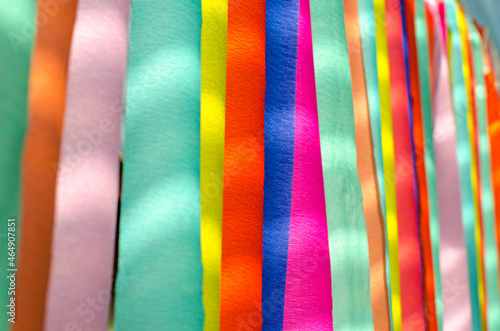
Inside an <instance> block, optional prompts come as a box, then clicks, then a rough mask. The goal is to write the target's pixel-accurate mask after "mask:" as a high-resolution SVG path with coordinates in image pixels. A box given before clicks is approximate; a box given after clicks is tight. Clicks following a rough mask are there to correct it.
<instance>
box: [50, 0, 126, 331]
mask: <svg viewBox="0 0 500 331" xmlns="http://www.w3.org/2000/svg"><path fill="white" fill-rule="evenodd" d="M128 5H129V3H128V1H127V0H121V1H115V2H113V3H111V2H108V1H105V0H80V1H79V2H78V9H77V21H76V23H75V30H74V34H73V40H72V45H71V55H70V62H69V80H68V86H67V96H66V110H65V114H64V124H63V132H62V143H61V156H60V158H59V169H58V174H57V186H56V207H55V216H54V229H53V240H52V260H51V264H50V276H49V285H48V290H47V301H46V312H45V321H44V327H45V329H47V330H68V329H78V328H81V329H96V330H97V329H104V328H106V327H107V325H108V315H109V303H110V301H111V291H112V289H111V286H112V281H113V279H112V277H113V264H114V246H115V245H114V243H115V232H116V217H117V207H118V187H119V171H120V169H119V161H118V151H119V146H120V130H119V128H120V116H121V109H122V107H121V104H122V94H123V92H122V91H123V81H124V76H125V66H126V56H127V31H128ZM96 7H98V8H99V11H96V10H95V8H96ZM96 306H97V307H98V308H95V307H96ZM90 307H94V308H90Z"/></svg>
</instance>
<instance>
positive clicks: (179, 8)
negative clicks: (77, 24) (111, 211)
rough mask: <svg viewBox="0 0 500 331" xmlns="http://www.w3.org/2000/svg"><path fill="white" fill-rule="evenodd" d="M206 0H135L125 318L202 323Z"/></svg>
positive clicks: (121, 283)
mask: <svg viewBox="0 0 500 331" xmlns="http://www.w3.org/2000/svg"><path fill="white" fill-rule="evenodd" d="M200 34H201V2H200V0H184V1H177V0H136V1H132V23H131V28H130V37H129V57H128V79H127V86H126V89H127V91H126V92H127V93H126V95H127V96H126V113H125V114H126V133H125V134H126V143H125V153H124V163H123V164H124V168H123V171H124V173H123V195H122V210H121V220H120V237H119V259H118V278H117V284H116V306H115V307H116V312H115V327H116V330H117V331H121V330H201V329H202V328H203V320H204V312H203V305H202V274H203V270H202V262H201V247H200V173H199V171H200V169H199V164H200V94H201V92H200V76H201V72H200V39H201V38H200Z"/></svg>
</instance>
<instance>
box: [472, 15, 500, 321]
mask: <svg viewBox="0 0 500 331" xmlns="http://www.w3.org/2000/svg"><path fill="white" fill-rule="evenodd" d="M468 27H469V33H470V42H471V45H472V53H473V58H474V75H475V83H476V86H475V98H476V100H475V101H476V122H477V129H478V130H477V132H478V138H479V139H478V150H479V164H480V167H479V173H480V181H481V188H482V190H481V210H482V216H483V231H482V233H483V238H484V244H485V252H484V253H485V256H484V259H485V260H484V267H485V276H486V294H487V299H488V300H487V304H486V316H487V320H486V321H487V323H486V325H487V327H488V330H497V329H500V298H499V295H500V294H499V286H498V245H497V242H496V236H495V212H496V211H495V205H494V197H493V188H492V178H491V157H490V142H489V140H488V127H487V126H488V124H487V123H488V118H487V113H486V97H487V96H486V86H485V79H484V74H483V68H484V62H483V56H484V54H483V44H482V40H481V36H480V34H479V31H478V29H477V28H476V26H475V25H474V23H472V22H471V20H470V19H469V20H468Z"/></svg>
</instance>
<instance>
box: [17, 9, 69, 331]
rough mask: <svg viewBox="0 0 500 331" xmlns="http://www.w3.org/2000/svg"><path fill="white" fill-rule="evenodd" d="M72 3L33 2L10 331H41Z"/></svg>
mask: <svg viewBox="0 0 500 331" xmlns="http://www.w3.org/2000/svg"><path fill="white" fill-rule="evenodd" d="M76 3H77V2H76V1H69V2H67V3H64V4H59V3H56V4H57V6H54V5H53V4H54V2H51V1H48V0H42V1H39V2H38V17H37V22H38V25H37V26H38V30H37V35H36V42H35V47H34V51H33V58H32V64H31V74H30V82H29V84H30V87H29V91H30V92H29V96H28V103H29V127H28V131H27V137H26V144H25V147H24V156H23V164H22V212H21V217H22V237H23V240H22V242H21V243H20V246H18V247H19V261H20V264H19V273H18V278H17V287H18V290H17V293H16V315H17V316H16V323H15V324H13V325H12V326H13V329H14V330H37V329H39V328H41V327H42V326H43V316H44V312H45V293H46V290H47V284H48V279H49V267H50V250H51V242H52V225H53V220H54V202H55V191H56V176H57V163H58V161H59V147H60V145H61V131H62V122H63V116H64V103H65V97H66V80H67V67H68V60H69V50H70V44H71V36H72V34H73V24H74V20H75V14H76Z"/></svg>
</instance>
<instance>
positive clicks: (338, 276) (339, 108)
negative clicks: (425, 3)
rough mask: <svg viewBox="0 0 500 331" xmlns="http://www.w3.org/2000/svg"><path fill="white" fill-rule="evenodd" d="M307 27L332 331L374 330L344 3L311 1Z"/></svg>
mask: <svg viewBox="0 0 500 331" xmlns="http://www.w3.org/2000/svg"><path fill="white" fill-rule="evenodd" d="M361 7H362V6H361ZM311 21H312V32H313V49H314V67H315V74H316V89H317V90H316V93H317V98H318V116H319V126H320V139H321V156H322V164H323V176H324V182H325V198H326V213H327V221H328V235H329V246H330V256H331V261H330V263H331V270H332V296H333V326H334V329H335V330H336V331H344V330H373V317H372V310H371V301H370V264H369V259H368V238H367V234H366V222H365V217H364V213H363V204H362V199H363V197H362V193H361V185H360V183H359V177H358V172H357V165H356V142H355V130H354V110H353V104H352V87H351V71H350V66H349V53H348V48H347V39H346V34H345V23H344V5H343V1H342V0H312V1H311ZM353 247H356V249H353Z"/></svg>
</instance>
